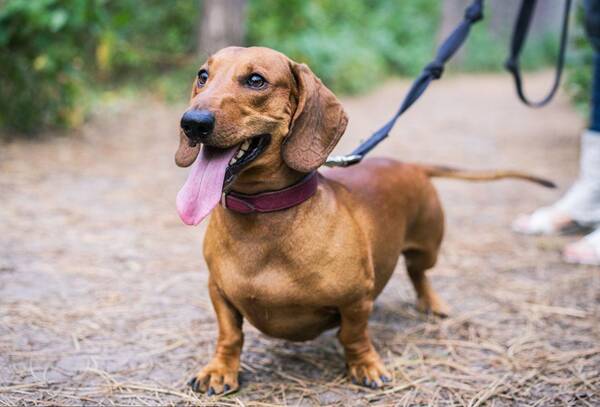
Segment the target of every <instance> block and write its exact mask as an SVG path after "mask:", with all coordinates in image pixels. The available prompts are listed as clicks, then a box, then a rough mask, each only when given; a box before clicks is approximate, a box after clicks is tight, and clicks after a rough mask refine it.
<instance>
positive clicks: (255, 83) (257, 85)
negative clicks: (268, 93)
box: [246, 73, 267, 89]
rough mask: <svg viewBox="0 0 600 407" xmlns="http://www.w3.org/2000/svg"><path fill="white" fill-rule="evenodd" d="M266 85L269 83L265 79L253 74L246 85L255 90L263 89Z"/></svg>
mask: <svg viewBox="0 0 600 407" xmlns="http://www.w3.org/2000/svg"><path fill="white" fill-rule="evenodd" d="M266 84H267V81H266V80H265V78H263V77H262V76H260V75H259V74H257V73H253V74H252V75H250V76H249V77H248V79H246V85H248V86H249V87H251V88H253V89H261V88H263V87H264V86H265V85H266Z"/></svg>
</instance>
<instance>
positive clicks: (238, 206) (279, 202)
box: [221, 171, 319, 213]
mask: <svg viewBox="0 0 600 407" xmlns="http://www.w3.org/2000/svg"><path fill="white" fill-rule="evenodd" d="M318 185H319V176H318V175H317V172H316V171H315V172H312V173H310V174H309V175H307V176H306V177H304V178H303V179H302V180H300V182H298V183H296V184H294V185H292V186H289V187H287V188H284V189H280V190H279V191H268V192H263V193H260V194H256V195H245V194H240V193H239V192H234V191H231V192H227V193H224V194H223V197H222V198H221V205H223V207H224V208H227V209H230V210H232V211H234V212H239V213H253V212H259V213H266V212H275V211H280V210H283V209H288V208H291V207H293V206H296V205H299V204H301V203H302V202H304V201H306V200H307V199H309V198H310V197H311V196H313V195H314V194H315V192H316V191H317V186H318Z"/></svg>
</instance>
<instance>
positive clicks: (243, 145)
mask: <svg viewBox="0 0 600 407" xmlns="http://www.w3.org/2000/svg"><path fill="white" fill-rule="evenodd" d="M248 147H250V141H249V140H246V141H244V144H242V150H244V151H246V150H247V149H248Z"/></svg>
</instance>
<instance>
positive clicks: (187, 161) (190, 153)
mask: <svg viewBox="0 0 600 407" xmlns="http://www.w3.org/2000/svg"><path fill="white" fill-rule="evenodd" d="M196 81H197V79H194V82H192V93H191V95H190V101H191V100H192V99H193V98H194V96H196V92H197V91H196V89H197V88H196V86H197V84H196ZM199 152H200V145H199V144H197V145H196V146H194V147H191V146H190V141H189V139H188V138H187V137H186V135H185V134H184V133H183V130H182V129H181V128H180V129H179V147H178V148H177V152H176V153H175V164H177V166H179V167H189V166H190V165H192V163H193V162H194V161H196V157H198V153H199Z"/></svg>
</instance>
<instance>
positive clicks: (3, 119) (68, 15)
mask: <svg viewBox="0 0 600 407" xmlns="http://www.w3.org/2000/svg"><path fill="white" fill-rule="evenodd" d="M97 4H98V2H97V1H93V0H90V1H88V0H72V1H69V2H68V5H67V4H66V2H60V1H57V0H36V1H30V0H10V1H6V2H4V3H3V6H2V7H1V8H0V60H1V61H2V63H1V64H0V125H2V126H3V127H9V128H14V129H18V130H21V131H26V132H32V131H35V130H37V129H39V128H41V127H44V126H48V125H59V126H71V125H76V124H78V123H79V122H81V121H82V113H83V109H82V108H81V105H80V104H79V102H80V101H81V96H82V92H81V89H82V85H83V82H84V80H85V78H84V67H85V64H86V54H89V53H90V52H91V51H92V50H93V49H94V45H95V38H96V36H97V35H98V32H99V26H100V21H101V16H100V15H99V13H98V8H97Z"/></svg>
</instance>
